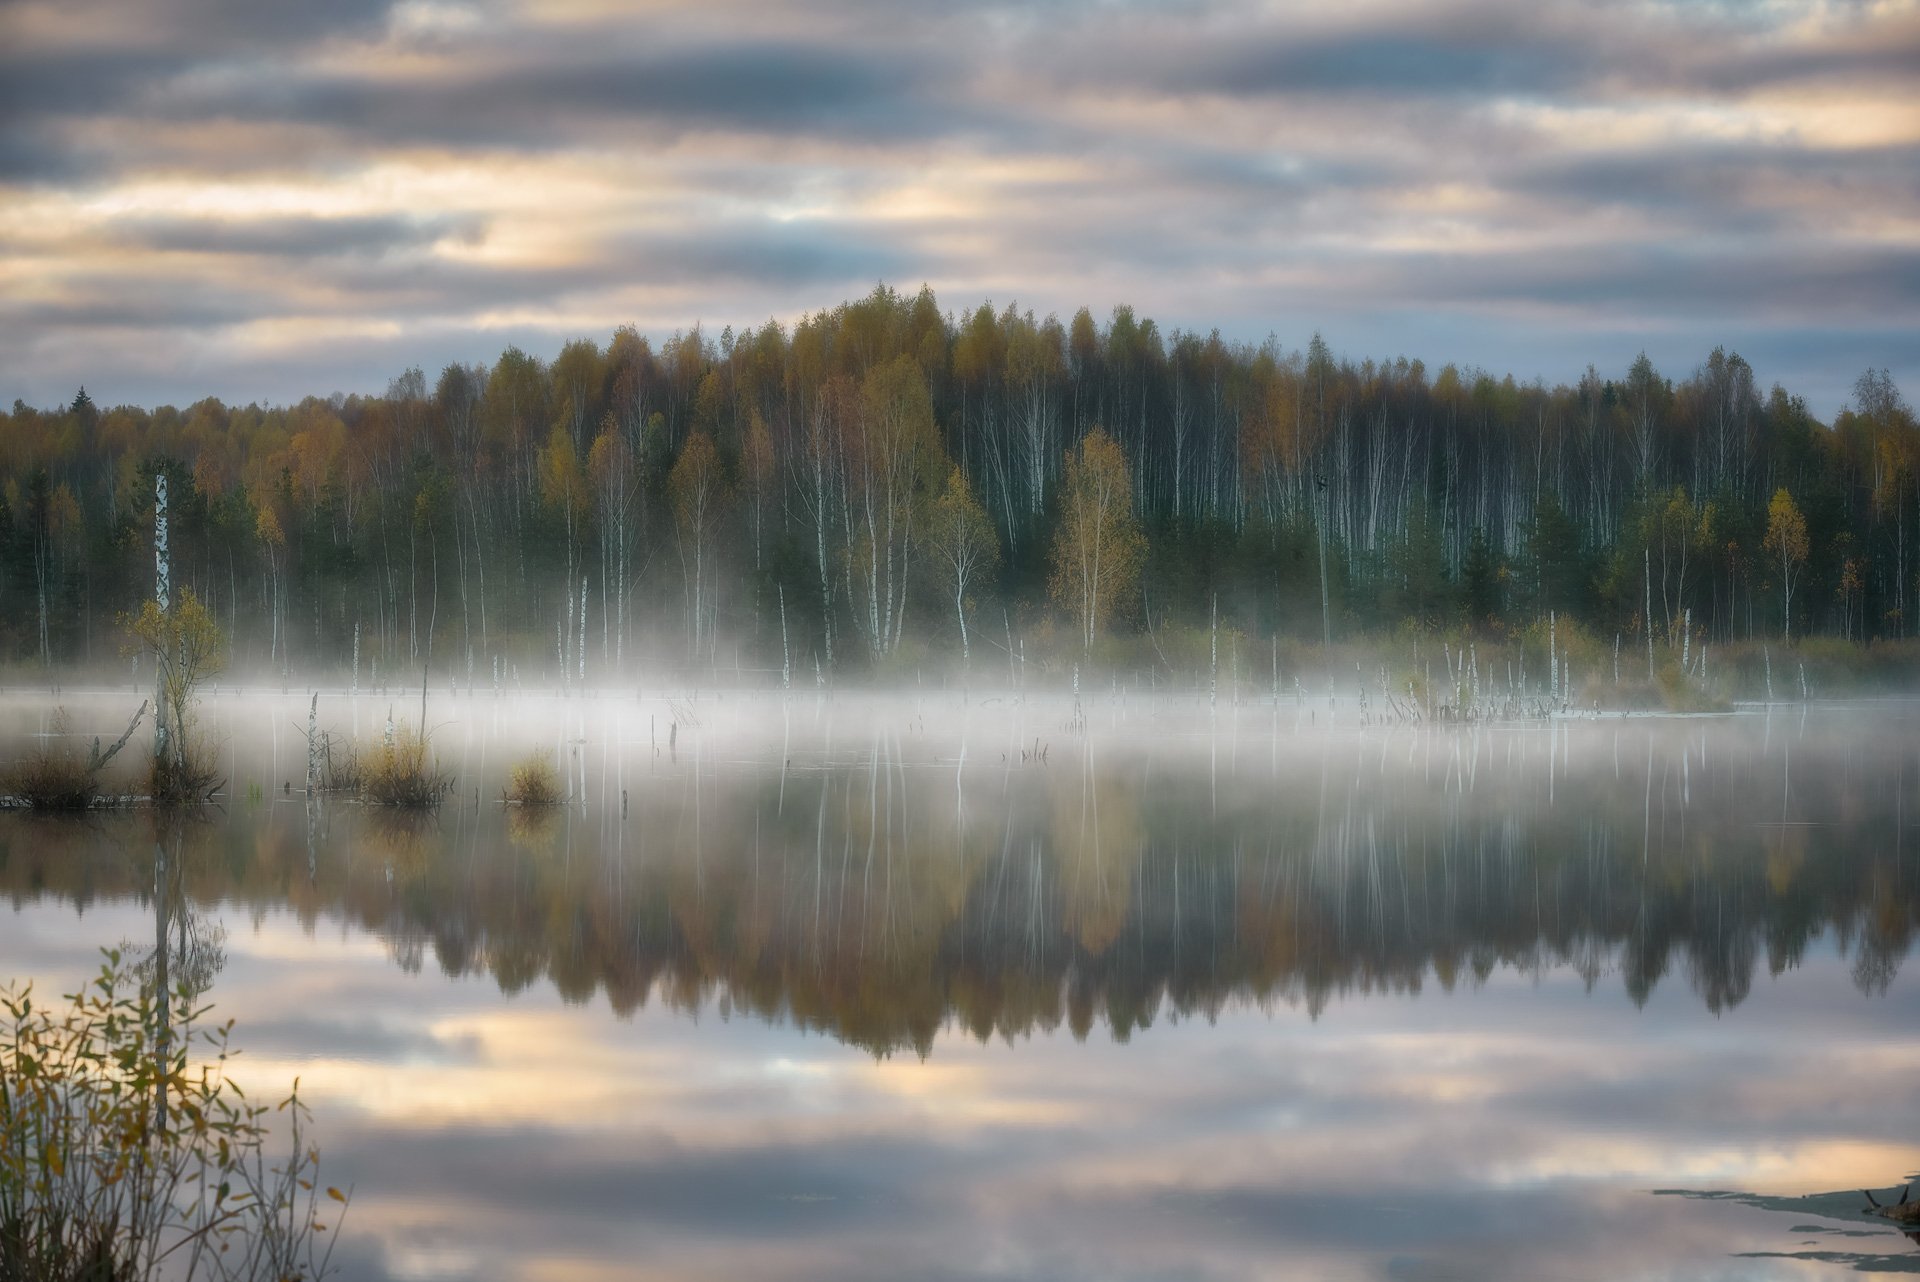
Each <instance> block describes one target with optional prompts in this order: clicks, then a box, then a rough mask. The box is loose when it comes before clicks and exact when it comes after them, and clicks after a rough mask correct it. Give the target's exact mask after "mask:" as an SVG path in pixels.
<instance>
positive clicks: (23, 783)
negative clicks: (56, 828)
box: [0, 703, 147, 810]
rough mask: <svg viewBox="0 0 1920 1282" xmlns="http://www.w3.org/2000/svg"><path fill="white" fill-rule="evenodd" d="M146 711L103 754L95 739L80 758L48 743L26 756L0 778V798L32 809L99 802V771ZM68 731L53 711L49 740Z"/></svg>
mask: <svg viewBox="0 0 1920 1282" xmlns="http://www.w3.org/2000/svg"><path fill="white" fill-rule="evenodd" d="M146 710H147V705H146V704H144V703H142V704H141V705H140V711H139V712H136V713H135V714H134V716H133V720H132V721H131V722H130V723H129V724H128V725H127V730H126V733H125V734H123V735H121V736H120V740H119V742H118V743H115V744H114V745H113V746H111V747H110V748H108V749H107V750H106V751H105V752H102V751H101V750H100V741H99V740H98V739H95V740H94V741H93V746H92V747H91V748H90V749H89V750H88V752H87V753H86V755H85V756H84V757H83V756H81V755H80V754H78V753H76V752H75V751H74V749H73V746H72V744H71V743H65V742H63V743H62V744H61V746H60V747H59V748H54V747H53V746H52V744H51V742H49V743H48V745H47V746H45V747H42V748H40V749H39V750H38V751H36V752H32V753H29V754H28V755H27V756H26V757H25V758H23V759H22V760H20V761H19V762H17V763H16V764H15V766H14V768H13V769H12V770H10V771H8V772H7V773H6V774H5V775H4V776H0V796H4V797H7V798H10V799H11V800H12V801H14V802H17V803H19V804H22V805H25V806H26V807H28V808H29V809H32V810H85V809H87V808H89V807H91V806H93V805H94V804H96V803H97V802H98V801H100V799H101V798H100V772H101V771H102V770H103V769H104V768H105V767H106V764H107V763H108V762H109V761H111V760H113V758H114V754H116V753H118V752H119V751H120V749H121V748H123V747H125V746H126V743H127V740H128V739H130V738H131V737H132V736H133V732H134V730H135V729H137V728H138V727H139V725H140V719H141V718H142V717H143V716H144V715H145V714H146ZM70 729H71V723H70V722H69V720H68V718H67V710H66V709H65V708H60V709H57V710H56V711H55V712H54V714H53V727H52V736H51V737H52V738H54V739H61V740H65V739H66V738H67V737H68V735H69V733H70Z"/></svg>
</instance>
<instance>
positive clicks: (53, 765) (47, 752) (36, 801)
mask: <svg viewBox="0 0 1920 1282" xmlns="http://www.w3.org/2000/svg"><path fill="white" fill-rule="evenodd" d="M0 793H5V794H7V795H8V796H10V797H15V798H18V799H19V801H20V803H21V804H24V805H25V806H27V807H28V808H29V809H32V810H85V809H87V808H88V807H89V806H91V805H93V803H94V801H95V799H96V798H97V797H98V796H99V781H98V779H97V778H96V777H95V774H94V772H93V771H92V770H89V769H88V768H87V763H86V762H84V761H82V760H80V759H79V758H78V757H76V756H75V755H74V754H73V752H72V750H71V749H62V750H60V751H55V750H54V749H52V748H42V749H40V750H39V751H38V752H34V753H31V754H29V755H28V756H27V757H26V758H25V759H24V760H22V761H21V762H19V763H18V764H17V765H16V766H15V767H14V768H13V769H12V770H11V771H9V772H8V773H7V776H6V778H5V779H4V780H0Z"/></svg>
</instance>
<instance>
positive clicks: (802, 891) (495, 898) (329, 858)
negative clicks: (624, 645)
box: [0, 727, 1920, 1055]
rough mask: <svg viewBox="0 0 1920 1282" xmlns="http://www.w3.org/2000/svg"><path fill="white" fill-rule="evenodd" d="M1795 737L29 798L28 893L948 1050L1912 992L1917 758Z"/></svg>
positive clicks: (1418, 742)
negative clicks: (1438, 995)
mask: <svg viewBox="0 0 1920 1282" xmlns="http://www.w3.org/2000/svg"><path fill="white" fill-rule="evenodd" d="M1768 737H1769V738H1770V739H1772V740H1773V741H1772V742H1771V743H1770V744H1766V745H1764V746H1763V745H1762V744H1758V743H1756V744H1748V745H1744V746H1740V747H1730V746H1729V745H1727V744H1725V743H1721V742H1719V741H1718V740H1716V742H1715V746H1714V747H1713V749H1712V750H1711V752H1710V751H1709V749H1708V747H1707V741H1706V739H1705V738H1701V739H1699V740H1697V741H1695V740H1682V739H1673V740H1667V739H1662V740H1659V741H1658V742H1655V741H1653V740H1650V739H1649V737H1648V734H1647V732H1646V731H1644V730H1641V729H1638V728H1631V729H1623V730H1621V731H1620V732H1618V733H1617V734H1612V735H1610V734H1609V732H1608V731H1607V730H1605V729H1602V728H1592V727H1587V728H1581V729H1580V730H1578V731H1577V732H1569V731H1566V730H1554V731H1511V732H1508V731H1492V732H1483V733H1480V734H1477V735H1475V734H1461V735H1447V734H1438V733H1432V734H1429V733H1419V734H1415V733H1406V734H1402V735H1397V736H1386V737H1382V738H1372V739H1368V738H1359V739H1356V740H1354V741H1351V742H1349V743H1346V744H1333V745H1330V746H1329V751H1327V752H1325V753H1322V754H1320V755H1318V756H1316V757H1314V758H1311V759H1305V760H1300V759H1287V758H1285V757H1281V756H1272V757H1269V755H1268V752H1267V750H1266V749H1264V748H1263V749H1262V750H1261V751H1260V752H1259V753H1258V754H1257V755H1258V757H1259V760H1258V761H1252V760H1249V757H1248V756H1247V755H1242V756H1241V757H1240V759H1239V761H1238V763H1237V765H1235V764H1230V763H1228V762H1224V761H1219V760H1217V759H1216V761H1215V762H1214V763H1213V764H1212V765H1211V766H1209V764H1208V762H1207V761H1206V760H1205V759H1204V758H1202V759H1200V760H1197V761H1195V760H1186V761H1180V762H1174V761H1169V760H1164V759H1156V758H1155V757H1154V756H1152V755H1150V754H1144V753H1138V752H1121V751H1105V752H1103V751H1100V750H1097V749H1092V748H1087V747H1082V748H1081V749H1080V751H1079V752H1078V754H1077V755H1075V754H1072V753H1066V752H1062V751H1060V750H1058V749H1056V751H1055V752H1054V753H1053V754H1052V761H1051V764H1050V765H1048V766H1044V767H1043V766H1039V765H1036V764H1032V763H1025V764H1023V763H1019V762H1014V763H1010V764H1009V763H994V764H992V765H971V766H968V767H966V768H964V769H962V768H958V767H956V766H955V765H954V764H953V763H952V762H944V763H942V762H940V761H938V760H930V759H929V755H928V754H927V752H926V751H925V749H924V746H923V745H921V744H918V743H916V742H914V741H912V740H911V739H909V740H906V741H902V740H901V739H898V738H882V739H880V740H878V741H876V742H874V743H873V744H872V745H871V746H870V748H869V750H868V751H866V752H865V753H864V754H863V759H861V760H859V761H858V762H856V763H853V764H845V763H842V764H838V765H833V766H801V765H795V766H792V767H789V768H787V769H785V770H773V771H764V770H760V769H757V768H756V769H752V770H743V769H739V768H732V769H730V770H729V769H715V768H713V767H711V766H708V767H705V768H701V767H697V766H695V765H693V764H691V763H684V762H683V763H679V764H677V765H675V766H674V767H673V768H672V769H671V770H670V771H668V772H667V773H664V774H661V775H658V776H656V777H654V778H653V779H651V780H649V781H648V782H647V786H645V787H642V788H636V789H634V790H633V791H632V796H631V809H630V811H629V812H628V813H626V814H624V815H623V814H622V813H621V811H622V807H621V805H620V800H619V798H618V797H617V796H615V797H614V798H613V799H612V801H611V804H609V805H607V806H604V807H600V808H595V809H584V808H579V807H567V808H556V809H553V810H549V811H545V812H535V811H518V810H509V811H505V812H504V813H503V812H502V810H500V809H499V808H498V807H495V806H492V805H482V806H478V807H474V806H469V807H465V808H449V809H448V810H446V811H444V812H443V813H442V814H440V815H438V816H426V817H395V816H383V815H381V814H379V813H378V812H374V811H369V810H365V809H362V808H360V807H356V806H348V805H339V806H333V807H328V808H325V809H322V808H320V807H318V806H314V807H308V806H305V805H302V804H300V803H298V802H295V803H283V804H281V805H277V806H276V805H272V804H267V805H261V806H253V807H241V808H238V809H236V810H235V811H234V812H232V813H231V814H226V815H214V816H210V817H208V818H206V819H205V820H203V821H201V822H197V823H189V824H186V825H184V826H182V827H181V828H179V829H178V830H176V831H173V832H170V833H168V834H164V839H162V840H158V841H156V840H141V839H139V836H140V835H139V834H136V833H135V832H133V831H131V830H134V829H139V828H142V827H144V826H147V825H150V824H151V823H153V822H154V820H152V819H151V818H150V817H147V816H137V815H115V816H108V817H104V818H99V819H94V820H90V821H88V822H86V823H85V824H73V823H66V822H62V823H45V822H37V821H33V820H28V819H20V820H17V821H16V820H9V821H8V823H7V825H6V826H4V827H0V888H4V891H5V893H6V894H7V895H8V896H9V897H10V898H11V899H12V900H13V901H14V902H16V903H18V902H20V901H22V900H31V899H35V898H39V897H43V896H49V895H51V896H56V897H59V898H61V899H65V900H70V901H72V902H74V903H75V904H77V905H80V906H86V905H88V904H91V903H93V902H95V901H98V900H103V899H111V898H120V897H129V896H138V897H141V898H142V899H143V900H146V899H149V898H153V899H155V900H157V901H158V902H157V904H156V927H157V931H158V933H159V937H160V938H165V937H166V936H167V934H168V932H169V931H170V930H171V933H172V934H173V935H174V936H175V937H176V938H175V947H174V951H175V952H176V953H177V954H179V955H180V956H179V959H178V960H176V961H175V962H174V964H175V965H178V964H180V962H181V960H185V959H187V958H189V957H191V956H192V955H194V953H195V951H196V948H200V949H201V951H205V948H204V945H203V944H202V945H196V943H195V936H194V935H193V933H192V932H194V931H200V930H201V928H200V927H194V926H191V922H192V921H194V920H198V919H206V918H210V917H211V916H212V915H214V910H215V906H216V905H228V906H230V907H231V908H237V909H242V910H247V911H251V912H256V913H257V912H263V911H267V910H272V909H277V908H282V907H285V908H289V909H291V910H292V911H293V912H294V913H296V914H297V915H298V916H299V917H300V918H301V919H302V920H304V921H305V922H307V923H308V924H310V925H311V924H315V923H317V922H318V921H319V920H320V919H322V918H335V917H338V918H345V919H346V920H349V921H351V922H353V923H355V924H357V925H360V926H363V927H365V928H367V929H370V930H373V931H375V932H378V933H379V934H381V935H382V936H384V937H385V938H386V939H387V940H388V941H389V943H390V945H391V947H392V949H393V952H394V955H395V957H396V959H397V960H398V961H399V962H400V963H401V964H403V965H404V966H406V967H407V968H409V969H419V968H422V967H424V966H425V965H426V964H427V961H428V958H429V957H431V959H432V963H433V965H435V966H436V967H437V968H439V969H440V970H442V971H444V972H446V973H449V974H454V975H465V974H484V975H489V976H491V977H492V978H493V979H494V980H495V981H496V982H497V983H498V984H499V985H500V987H501V988H502V989H503V990H505V991H509V992H512V991H518V990H521V989H525V988H527V987H529V986H531V985H533V984H536V983H539V982H541V981H542V980H545V981H549V982H551V983H553V984H554V985H555V986H556V987H557V989H558V990H559V991H560V992H561V993H562V994H563V995H564V996H566V997H567V998H568V999H569V1000H572V1001H579V1002H584V1001H587V1000H590V999H591V998H593V997H594V995H595V994H596V993H597V992H601V991H604V992H605V994H606V996H607V998H608V1000H609V1001H610V1003H611V1004H612V1006H613V1008H614V1009H615V1010H616V1011H617V1012H620V1013H622V1014H628V1013H631V1012H633V1011H634V1010H636V1009H638V1008H639V1007H641V1006H642V1005H644V1004H645V1003H647V1002H648V1001H649V1000H658V1001H661V1002H664V1003H665V1004H666V1005H668V1006H669V1007H671V1008H674V1009H681V1010H692V1009H699V1008H703V1007H707V1006H710V1005H717V1006H718V1007H719V1008H720V1009H721V1010H722V1012H723V1013H731V1012H734V1011H745V1012H750V1013H752V1014H754V1015H757V1016H762V1017H766V1018H774V1019H783V1020H787V1021H791V1022H792V1023H795V1024H797V1025H800V1026H803V1027H806V1028H810V1029H816V1030H820V1031H824V1032H828V1033H830V1034H832V1035H834V1036H836V1037H838V1038H841V1039H843V1040H846V1041H849V1042H852V1043H855V1044H858V1045H861V1046H863V1047H866V1048H868V1049H870V1050H872V1051H874V1052H875V1053H876V1054H887V1053H891V1052H894V1051H898V1050H904V1049H906V1048H909V1047H910V1048H913V1049H914V1050H916V1051H918V1052H919V1053H921V1054H923V1055H924V1054H926V1053H927V1052H928V1051H929V1050H930V1048H931V1046H932V1043H933V1041H934V1038H935V1036H936V1034H937V1033H938V1032H939V1031H940V1030H941V1029H942V1028H943V1027H945V1026H946V1025H948V1023H949V1022H952V1023H954V1024H957V1025H958V1026H960V1027H962V1028H964V1029H965V1030H967V1031H969V1032H971V1033H972V1034H974V1035H976V1036H978V1037H981V1038H987V1037H990V1036H993V1035H995V1034H999V1035H1003V1036H1007V1037H1014V1036H1018V1035H1022V1034H1027V1033H1031V1032H1033V1031H1035V1030H1051V1029H1054V1028H1057V1027H1058V1026H1060V1025H1062V1024H1064V1025H1066V1026H1067V1028H1068V1029H1069V1030H1071V1032H1072V1033H1073V1034H1074V1035H1075V1036H1077V1037H1084V1036H1086V1035H1087V1034H1088V1033H1089V1032H1090V1031H1091V1030H1092V1029H1093V1027H1094V1026H1095V1025H1096V1024H1097V1023H1101V1022H1104V1023H1105V1024H1106V1025H1107V1026H1108V1028H1109V1029H1110V1030H1111V1032H1112V1034H1113V1036H1115V1037H1116V1038H1119V1039H1121V1040H1125V1039H1126V1038H1128V1037H1129V1036H1131V1035H1132V1034H1133V1033H1134V1032H1135V1031H1136V1030H1139V1029H1142V1028H1145V1027H1148V1026H1150V1025H1151V1024H1152V1023H1153V1022H1154V1021H1155V1020H1156V1019H1158V1018H1162V1017H1165V1016H1168V1015H1173V1016H1178V1017H1190V1016H1204V1017H1212V1016H1214V1015H1216V1014H1217V1013H1219V1012H1220V1011H1221V1010H1222V1009H1223V1008H1225V1007H1227V1006H1228V1005H1230V1004H1234V1003H1244V1002H1250V1003H1256V1004H1260V1005H1263V1006H1266V1005H1271V1004H1275V1003H1285V1004H1289V1005H1297V1006H1304V1007H1305V1008H1306V1009H1307V1010H1308V1011H1309V1012H1310V1013H1312V1014H1315V1015H1317V1014H1318V1013H1319V1012H1320V1011H1321V1010H1322V1009H1324V1008H1325V1007H1326V1005H1327V1004H1328V1003H1329V1002H1331V1001H1333V1000H1334V999H1335V998H1337V997H1340V996H1343V995H1349V994H1365V993H1376V992H1400V993H1413V992H1419V991H1421V990H1422V989H1423V988H1425V987H1426V986H1428V985H1430V984H1438V985H1439V986H1440V987H1441V988H1443V989H1445V990H1448V991H1451V990H1453V989H1455V988H1456V987H1459V986H1461V985H1466V986H1474V985H1477V984H1479V983H1482V982H1484V981H1485V980H1487V979H1488V978H1489V977H1490V976H1492V975H1493V974H1494V973H1495V972H1496V971H1498V970H1500V969H1503V968H1504V969H1510V970H1515V971H1520V972H1523V973H1536V974H1537V973H1541V972H1544V971H1545V970H1547V969H1549V968H1562V967H1564V968H1570V969H1571V970H1572V971H1573V972H1575V973H1576V974H1578V975H1579V976H1581V977H1583V978H1584V980H1585V981H1586V983H1587V985H1588V987H1589V988H1590V989H1592V988H1594V987H1596V986H1598V985H1602V984H1611V983H1618V984H1620V985H1621V986H1622V987H1623V988H1624V990H1625V992H1626V993H1627V994H1628V995H1629V996H1630V997H1631V998H1632V999H1633V1000H1634V1001H1635V1002H1636V1003H1644V1002H1645V1001H1646V1000H1647V999H1648V997H1649V996H1650V995H1651V994H1652V993H1653V991H1654V990H1655V988H1656V987H1657V986H1658V985H1659V984H1660V983H1661V982H1662V981H1663V980H1669V979H1679V980H1681V981H1683V982H1685V983H1686V984H1687V985H1688V987H1689V988H1690V989H1691V990H1692V991H1693V992H1694V993H1696V994H1698V996H1699V997H1700V999H1701V1000H1702V1001H1703V1002H1704V1003H1705V1004H1706V1005H1707V1006H1708V1008H1709V1009H1711V1010H1713V1011H1716V1012H1718V1011H1723V1010H1727V1009H1730V1008H1732V1007H1734V1006H1736V1005H1738V1004H1739V1003H1740V1002H1741V1001H1742V1000H1743V999H1744V998H1745V997H1746V996H1747V995H1748V993H1749V991H1750V989H1751V986H1752V984H1753V980H1754V976H1755V973H1756V971H1757V970H1758V969H1759V967H1760V966H1761V965H1762V964H1763V963H1764V965H1765V966H1766V968H1767V971H1768V972H1769V973H1770V974H1776V975H1777V974H1779V973H1781V972H1782V971H1784V970H1787V969H1790V968H1792V967H1794V966H1795V965H1797V964H1799V962H1800V961H1801V960H1802V959H1803V957H1805V956H1806V955H1807V954H1808V951H1809V950H1810V949H1812V948H1816V947H1827V946H1834V945H1837V946H1838V947H1839V949H1840V950H1841V951H1842V952H1843V953H1844V954H1845V955H1846V956H1847V957H1848V958H1849V959H1850V960H1851V964H1852V971H1853V977H1854V981H1855V983H1856V984H1857V985H1858V987H1859V988H1860V989H1861V990H1862V991H1863V992H1865V993H1868V994H1874V993H1880V992H1884V991H1885V990H1886V988H1887V986H1888V985H1889V984H1890V983H1891V982H1892V980H1893V979H1894V977H1895V975H1896V974H1897V972H1898V970H1899V968H1900V965H1901V962H1902V961H1903V959H1904V958H1905V956H1906V954H1907V951H1908V949H1909V946H1910V943H1911V940H1912V935H1913V931H1914V928H1915V924H1916V920H1920V867H1916V864H1915V861H1914V858H1913V856H1912V855H1911V854H1910V853H1909V852H1908V851H1907V849H1906V845H1907V843H1906V841H1905V836H1904V828H1905V810H1906V801H1905V794H1906V789H1907V784H1908V783H1909V782H1911V780H1910V776H1911V774H1912V770H1911V768H1910V766H1908V765H1907V764H1903V763H1900V762H1897V761H1895V760H1893V759H1892V757H1893V756H1894V754H1889V753H1876V752H1874V751H1873V750H1872V749H1871V748H1870V747H1867V746H1857V747H1854V748H1851V749H1845V750H1841V749H1835V750H1832V751H1822V752H1807V753H1804V754H1801V757H1800V758H1799V759H1797V758H1796V755H1795V752H1794V751H1793V750H1792V749H1791V748H1790V746H1788V745H1785V744H1783V743H1782V742H1781V741H1780V738H1777V737H1775V736H1773V735H1772V734H1769V736H1768ZM1781 737H1784V736H1781ZM1575 759H1577V764H1576V763H1575ZM1803 762H1804V764H1803ZM141 850H145V851H151V852H155V853H153V854H129V853H126V852H128V851H141ZM156 860H165V861H167V862H166V863H165V866H164V867H161V868H156ZM156 886H159V887H161V890H160V892H158V893H156V890H155V887H156ZM200 937H201V938H202V939H213V940H215V941H216V943H215V948H216V949H217V936H216V935H214V934H213V932H212V930H211V929H208V930H205V931H203V932H202V934H201V936H200ZM165 951H166V950H165V948H164V947H163V948H162V950H161V952H162V955H164V954H165Z"/></svg>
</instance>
